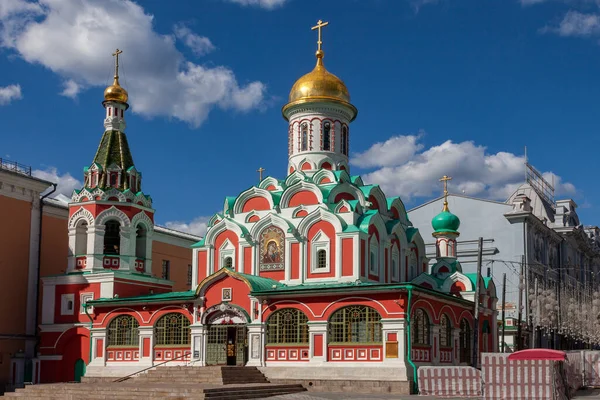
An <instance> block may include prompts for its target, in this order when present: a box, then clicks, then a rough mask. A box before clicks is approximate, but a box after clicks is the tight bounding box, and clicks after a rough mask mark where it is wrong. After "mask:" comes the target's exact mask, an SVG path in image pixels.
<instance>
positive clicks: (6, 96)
mask: <svg viewBox="0 0 600 400" xmlns="http://www.w3.org/2000/svg"><path fill="white" fill-rule="evenodd" d="M22 98H23V94H22V93H21V85H8V86H4V87H0V106H4V105H6V104H9V103H10V102H11V101H13V100H20V99H22Z"/></svg>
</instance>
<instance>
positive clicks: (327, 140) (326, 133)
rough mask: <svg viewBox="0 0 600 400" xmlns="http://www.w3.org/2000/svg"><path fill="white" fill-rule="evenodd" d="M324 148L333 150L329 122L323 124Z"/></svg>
mask: <svg viewBox="0 0 600 400" xmlns="http://www.w3.org/2000/svg"><path fill="white" fill-rule="evenodd" d="M323 150H325V151H329V150H331V124H330V123H329V122H325V123H324V124H323Z"/></svg>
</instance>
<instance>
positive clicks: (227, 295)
mask: <svg viewBox="0 0 600 400" xmlns="http://www.w3.org/2000/svg"><path fill="white" fill-rule="evenodd" d="M232 298H233V294H232V291H231V288H223V289H222V290H221V301H231V299H232Z"/></svg>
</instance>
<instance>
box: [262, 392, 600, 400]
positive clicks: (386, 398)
mask: <svg viewBox="0 0 600 400" xmlns="http://www.w3.org/2000/svg"><path fill="white" fill-rule="evenodd" d="M346 399H349V400H362V399H364V400H409V399H412V400H433V399H439V397H431V396H407V395H384V394H354V393H315V392H311V393H307V392H304V393H295V394H286V395H283V396H275V397H269V398H265V400H346ZM444 399H445V400H452V399H450V398H447V397H445V398H444ZM462 399H463V398H461V397H456V398H455V400H462ZM575 399H580V400H600V389H590V390H582V391H579V392H578V393H577V396H575Z"/></svg>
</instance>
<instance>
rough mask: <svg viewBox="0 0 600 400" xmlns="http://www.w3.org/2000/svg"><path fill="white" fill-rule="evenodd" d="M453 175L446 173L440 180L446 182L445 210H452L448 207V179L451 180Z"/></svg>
mask: <svg viewBox="0 0 600 400" xmlns="http://www.w3.org/2000/svg"><path fill="white" fill-rule="evenodd" d="M451 180H452V177H450V176H448V175H444V176H443V177H441V178H440V182H444V209H443V211H450V210H449V209H448V181H451Z"/></svg>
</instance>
